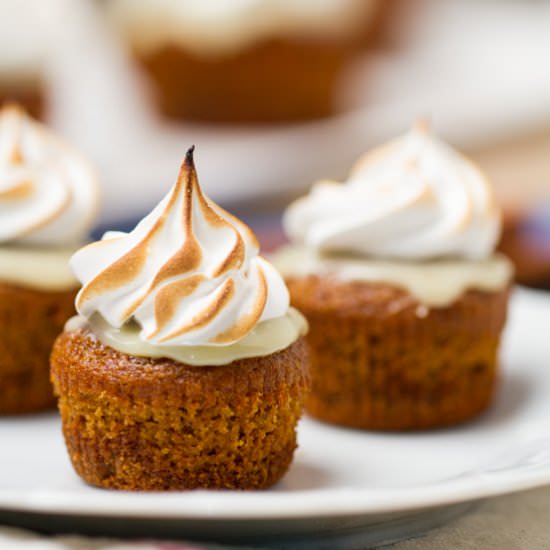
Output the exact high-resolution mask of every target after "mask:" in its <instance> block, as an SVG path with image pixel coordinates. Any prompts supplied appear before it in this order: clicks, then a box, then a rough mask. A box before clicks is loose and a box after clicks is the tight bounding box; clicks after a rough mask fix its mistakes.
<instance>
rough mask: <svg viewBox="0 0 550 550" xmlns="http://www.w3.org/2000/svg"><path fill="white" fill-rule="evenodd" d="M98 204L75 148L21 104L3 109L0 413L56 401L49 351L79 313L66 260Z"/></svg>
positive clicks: (0, 156) (92, 181)
mask: <svg viewBox="0 0 550 550" xmlns="http://www.w3.org/2000/svg"><path fill="white" fill-rule="evenodd" d="M96 202H97V187H96V179H95V176H94V173H93V171H92V169H91V168H90V166H89V165H88V163H87V162H86V161H85V160H84V159H83V158H81V157H80V155H79V154H78V153H76V152H75V151H73V150H72V149H71V148H70V147H69V146H68V145H66V144H64V143H63V142H61V141H60V140H59V139H58V138H57V137H55V136H54V135H53V134H51V133H50V132H49V131H48V130H47V129H46V128H45V127H44V126H42V125H41V124H39V123H37V122H35V121H33V120H32V119H31V118H29V117H28V116H27V115H26V114H25V113H24V112H23V111H22V110H21V109H20V108H19V107H17V106H15V105H8V106H6V107H4V108H3V109H1V110H0V414H6V413H11V414H14V413H23V412H29V411H35V410H39V409H44V408H48V407H53V406H54V404H55V399H54V396H53V391H52V387H51V384H50V380H49V354H50V351H51V347H52V344H53V342H54V340H55V338H56V336H57V335H58V334H59V331H60V330H61V329H62V328H63V325H64V324H65V321H66V320H67V319H68V318H69V317H71V316H72V315H74V306H73V302H74V297H75V296H76V293H77V290H78V281H77V280H76V279H75V277H74V276H73V275H72V273H71V271H70V269H69V266H68V261H69V258H70V257H71V255H72V254H73V253H74V251H75V250H76V247H77V246H80V245H81V244H82V242H83V241H84V238H85V237H86V235H87V233H88V230H89V228H90V225H91V223H92V222H93V219H94V214H95V210H96Z"/></svg>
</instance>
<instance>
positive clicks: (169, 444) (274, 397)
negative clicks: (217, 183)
mask: <svg viewBox="0 0 550 550" xmlns="http://www.w3.org/2000/svg"><path fill="white" fill-rule="evenodd" d="M192 154H193V150H192V149H191V150H190V151H189V152H188V154H187V157H186V160H185V162H184V164H183V166H182V170H181V172H180V176H179V178H178V181H177V182H176V184H175V185H174V187H173V188H172V189H171V190H170V192H169V193H168V195H167V196H166V197H165V198H164V199H163V200H162V201H161V202H160V203H159V204H158V205H157V207H156V208H155V209H154V210H153V211H152V212H151V213H150V214H149V215H148V216H146V217H145V218H144V219H143V220H142V221H141V222H140V223H139V224H138V225H137V226H136V228H135V229H134V230H133V231H132V232H130V233H128V234H126V233H114V234H113V233H108V234H106V235H105V237H104V238H103V239H102V240H101V241H98V242H96V243H92V244H91V245H88V246H87V247H85V248H83V249H81V250H80V251H78V252H77V253H76V254H75V255H74V256H73V258H72V260H71V264H72V266H73V269H74V271H75V273H76V274H77V276H78V277H79V279H80V280H81V282H82V283H83V287H82V290H81V291H80V293H79V295H78V297H77V300H76V306H77V309H78V312H79V313H80V316H79V317H76V318H75V319H73V320H71V321H70V322H69V323H68V324H67V326H66V329H65V332H64V333H63V334H62V335H61V336H59V338H58V339H57V341H56V343H55V346H54V350H53V353H52V357H51V366H52V380H53V383H54V386H55V390H56V393H57V394H58V395H59V410H60V412H61V418H62V422H63V433H64V435H65V442H66V445H67V449H68V452H69V456H70V457H71V460H72V462H73V465H74V468H75V470H76V471H77V473H78V474H79V475H80V476H81V477H82V478H83V479H84V480H85V481H87V482H88V483H90V484H92V485H97V486H100V487H106V488H112V489H131V490H181V489H195V488H205V489H206V488H210V489H262V488H265V487H269V486H271V485H273V484H274V483H275V482H277V481H278V480H279V479H280V478H281V476H282V475H283V474H284V473H285V472H286V470H287V468H288V466H289V464H290V462H291V460H292V456H293V452H294V449H295V447H296V424H297V422H298V419H299V417H300V415H301V412H302V408H303V404H304V401H305V396H306V391H307V389H308V387H309V374H308V367H309V363H308V354H307V347H306V344H305V341H304V339H303V337H302V335H303V334H304V332H305V330H306V323H305V320H304V319H303V317H302V316H301V315H300V314H299V313H298V312H297V311H295V310H293V309H292V308H289V296H288V291H287V289H286V287H285V286H284V283H283V281H282V278H281V277H280V275H279V274H278V273H277V272H276V271H275V270H274V268H273V267H272V266H271V265H270V264H269V263H268V262H267V261H266V260H264V259H263V258H261V257H260V256H258V244H257V241H256V238H255V236H254V235H253V234H252V233H251V231H250V230H249V229H248V228H247V227H246V226H245V225H244V224H243V223H242V222H240V221H239V220H237V219H236V218H234V217H233V216H231V215H230V214H228V213H227V212H225V211H224V210H222V209H221V208H220V207H219V206H217V205H215V204H214V203H212V202H211V201H210V200H209V199H207V198H206V197H205V196H204V195H203V194H202V191H201V189H200V187H199V185H198V181H197V177H196V173H195V168H194V165H193V157H192Z"/></svg>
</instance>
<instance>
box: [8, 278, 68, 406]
mask: <svg viewBox="0 0 550 550" xmlns="http://www.w3.org/2000/svg"><path fill="white" fill-rule="evenodd" d="M75 295H76V289H71V290H66V291H60V292H45V291H42V290H37V289H32V288H28V287H22V286H18V285H15V284H12V283H8V282H0V326H1V327H2V330H1V331H0V354H1V355H0V414H19V413H25V412H31V411H35V410H40V409H46V408H53V407H54V405H55V398H54V395H53V389H52V386H51V383H50V368H49V356H50V351H51V347H52V344H53V342H54V340H55V338H56V337H57V335H58V334H59V333H60V332H61V331H62V330H63V325H64V323H65V321H66V320H67V319H68V318H69V317H70V316H71V315H74V298H75Z"/></svg>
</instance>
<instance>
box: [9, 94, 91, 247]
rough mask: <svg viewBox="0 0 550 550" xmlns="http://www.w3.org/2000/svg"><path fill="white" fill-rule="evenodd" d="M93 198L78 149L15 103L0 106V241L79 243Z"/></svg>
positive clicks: (86, 228)
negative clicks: (13, 104) (1, 107)
mask: <svg viewBox="0 0 550 550" xmlns="http://www.w3.org/2000/svg"><path fill="white" fill-rule="evenodd" d="M97 202H98V187H97V182H96V178H95V175H94V173H93V171H92V169H91V167H90V166H89V165H88V163H87V162H86V161H85V160H84V159H83V158H82V157H81V156H80V155H79V154H78V153H77V152H75V151H73V150H72V148H70V147H69V146H68V145H66V144H65V143H63V142H62V141H61V140H59V139H58V138H57V137H56V136H54V135H53V134H52V133H51V132H49V131H48V130H47V129H46V127H44V126H43V125H42V124H39V123H38V122H35V121H33V120H32V119H31V118H30V117H28V116H27V115H26V114H25V113H24V112H23V111H21V110H20V109H19V108H17V107H15V106H11V105H10V106H7V107H4V108H3V109H2V110H1V111H0V243H2V242H3V243H20V244H21V243H24V244H40V245H48V246H63V245H67V244H72V243H79V242H81V241H82V240H84V238H85V237H86V236H87V233H88V231H89V230H90V227H91V224H92V223H93V220H94V217H95V213H96V209H97Z"/></svg>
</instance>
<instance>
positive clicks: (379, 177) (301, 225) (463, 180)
mask: <svg viewBox="0 0 550 550" xmlns="http://www.w3.org/2000/svg"><path fill="white" fill-rule="evenodd" d="M283 223H284V227H285V231H286V233H287V234H288V235H289V237H290V238H291V239H292V240H293V241H294V242H297V243H303V244H305V245H306V246H307V247H310V248H312V249H314V250H317V251H320V252H344V253H353V254H358V255H361V256H372V257H382V258H393V259H401V260H427V259H434V258H439V257H455V258H463V259H476V260H480V259H484V258H488V257H489V256H490V255H491V254H492V253H493V251H494V249H495V245H496V243H497V241H498V237H499V234H500V212H499V209H498V208H497V205H496V202H495V199H494V196H493V192H492V189H491V186H490V185H489V184H488V182H487V179H486V178H485V176H484V175H483V173H482V172H481V171H480V169H479V168H478V167H477V166H475V165H474V164H473V163H472V162H470V161H469V160H468V159H466V158H465V157H463V156H462V155H461V154H459V153H458V152H457V151H455V150H453V149H452V148H451V147H449V146H448V145H446V144H445V143H443V142H442V141H440V140H439V139H437V138H436V137H435V136H434V135H433V134H432V132H431V131H430V129H429V127H428V126H427V124H425V123H424V124H418V125H417V126H416V127H415V128H413V129H412V131H410V132H409V133H407V134H406V135H404V136H403V137H400V138H398V139H396V140H394V141H392V142H390V143H388V144H386V145H383V146H382V147H380V148H378V149H375V150H374V151H371V152H369V153H368V154H366V155H365V156H364V157H362V158H361V159H360V160H359V162H358V163H357V164H356V166H355V167H354V169H353V170H352V172H351V174H350V176H349V179H348V180H347V181H346V182H344V183H343V184H341V183H337V182H332V181H324V182H320V183H317V184H316V185H314V187H313V188H312V190H311V192H310V193H309V195H307V196H306V197H303V198H301V199H298V200H297V201H295V202H294V203H293V204H291V205H290V207H289V208H288V209H287V211H286V213H285V216H284V220H283Z"/></svg>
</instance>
